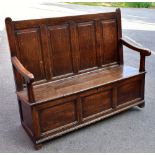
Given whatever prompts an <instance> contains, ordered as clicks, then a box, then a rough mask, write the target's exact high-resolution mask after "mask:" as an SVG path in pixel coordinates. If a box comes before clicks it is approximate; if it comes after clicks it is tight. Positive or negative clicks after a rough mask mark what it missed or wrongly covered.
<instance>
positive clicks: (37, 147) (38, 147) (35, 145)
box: [34, 144, 43, 150]
mask: <svg viewBox="0 0 155 155" xmlns="http://www.w3.org/2000/svg"><path fill="white" fill-rule="evenodd" d="M42 146H43V144H34V148H35V149H36V150H40V149H41V148H42Z"/></svg>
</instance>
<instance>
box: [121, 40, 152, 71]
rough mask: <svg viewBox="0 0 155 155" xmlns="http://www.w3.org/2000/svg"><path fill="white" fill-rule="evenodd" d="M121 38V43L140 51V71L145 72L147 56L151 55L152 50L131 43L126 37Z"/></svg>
mask: <svg viewBox="0 0 155 155" xmlns="http://www.w3.org/2000/svg"><path fill="white" fill-rule="evenodd" d="M120 40H121V43H122V44H123V45H125V46H126V47H128V48H130V49H132V50H134V51H136V52H139V53H140V65H139V71H140V72H144V71H145V57H146V56H150V55H151V51H150V50H149V49H146V48H141V47H138V46H135V45H133V44H131V43H130V42H128V41H127V40H126V39H123V38H121V39H120Z"/></svg>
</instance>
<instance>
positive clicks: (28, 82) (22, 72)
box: [11, 56, 35, 103]
mask: <svg viewBox="0 0 155 155" xmlns="http://www.w3.org/2000/svg"><path fill="white" fill-rule="evenodd" d="M11 60H12V64H13V66H14V68H15V69H16V70H17V72H18V73H19V74H20V75H21V76H22V77H24V79H25V81H26V85H27V94H28V99H29V102H31V103H32V102H35V98H34V92H33V86H32V83H33V82H34V75H33V74H32V73H30V72H29V71H28V70H27V69H26V68H25V67H24V66H23V65H22V64H21V62H20V61H19V60H18V58H17V57H16V56H14V57H12V58H11Z"/></svg>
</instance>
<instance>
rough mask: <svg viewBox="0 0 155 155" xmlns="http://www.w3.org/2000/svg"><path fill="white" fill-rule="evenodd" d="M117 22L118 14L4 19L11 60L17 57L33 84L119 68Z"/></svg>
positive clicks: (120, 52)
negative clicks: (114, 67) (103, 69)
mask: <svg viewBox="0 0 155 155" xmlns="http://www.w3.org/2000/svg"><path fill="white" fill-rule="evenodd" d="M120 20H121V16H120V10H117V11H116V12H110V13H100V14H90V15H80V16H69V17H59V18H50V19H37V20H25V21H12V20H11V19H10V18H7V19H6V27H7V33H8V39H9V44H10V50H11V56H17V58H18V59H19V60H20V61H21V63H22V64H23V65H24V66H25V68H27V69H28V70H29V71H30V72H32V73H33V74H34V77H35V82H37V83H38V82H41V81H51V80H55V79H59V78H64V77H68V76H72V75H75V74H79V73H83V72H87V71H91V70H94V69H98V68H101V67H105V66H111V65H116V64H121V63H122V62H123V60H122V50H121V48H120V46H119V38H120V37H121V22H120ZM18 85H19V84H18Z"/></svg>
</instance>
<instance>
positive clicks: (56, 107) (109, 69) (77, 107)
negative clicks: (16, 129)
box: [5, 9, 151, 149]
mask: <svg viewBox="0 0 155 155" xmlns="http://www.w3.org/2000/svg"><path fill="white" fill-rule="evenodd" d="M5 22H6V28H7V35H8V41H9V45H10V52H11V58H12V65H13V71H14V77H15V83H16V90H17V97H18V103H19V109H20V117H21V123H22V126H23V128H24V129H25V131H26V132H27V133H28V135H29V136H30V138H31V139H32V141H33V143H34V145H35V148H36V149H39V148H41V146H42V143H43V142H45V141H48V140H50V139H52V138H55V137H58V136H60V135H62V134H65V133H68V132H70V131H73V130H76V129H78V128H81V127H84V126H86V125H89V124H92V123H94V122H97V121H100V120H102V119H104V118H106V117H109V116H112V115H114V114H117V113H119V112H121V111H124V110H126V109H129V108H131V107H133V106H139V107H144V105H145V101H144V91H145V73H146V72H145V56H149V55H150V54H151V52H150V51H149V50H147V49H143V48H139V47H137V46H134V45H132V44H130V43H129V42H128V41H126V40H124V39H123V38H122V28H121V12H120V9H116V12H109V13H99V14H89V15H80V16H68V17H57V18H46V19H34V20H24V21H12V20H11V18H6V21H5ZM123 45H125V46H127V47H128V48H130V49H132V50H135V51H138V52H139V53H140V66H139V69H137V68H134V67H131V66H127V65H124V64H123ZM23 79H25V80H23Z"/></svg>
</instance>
